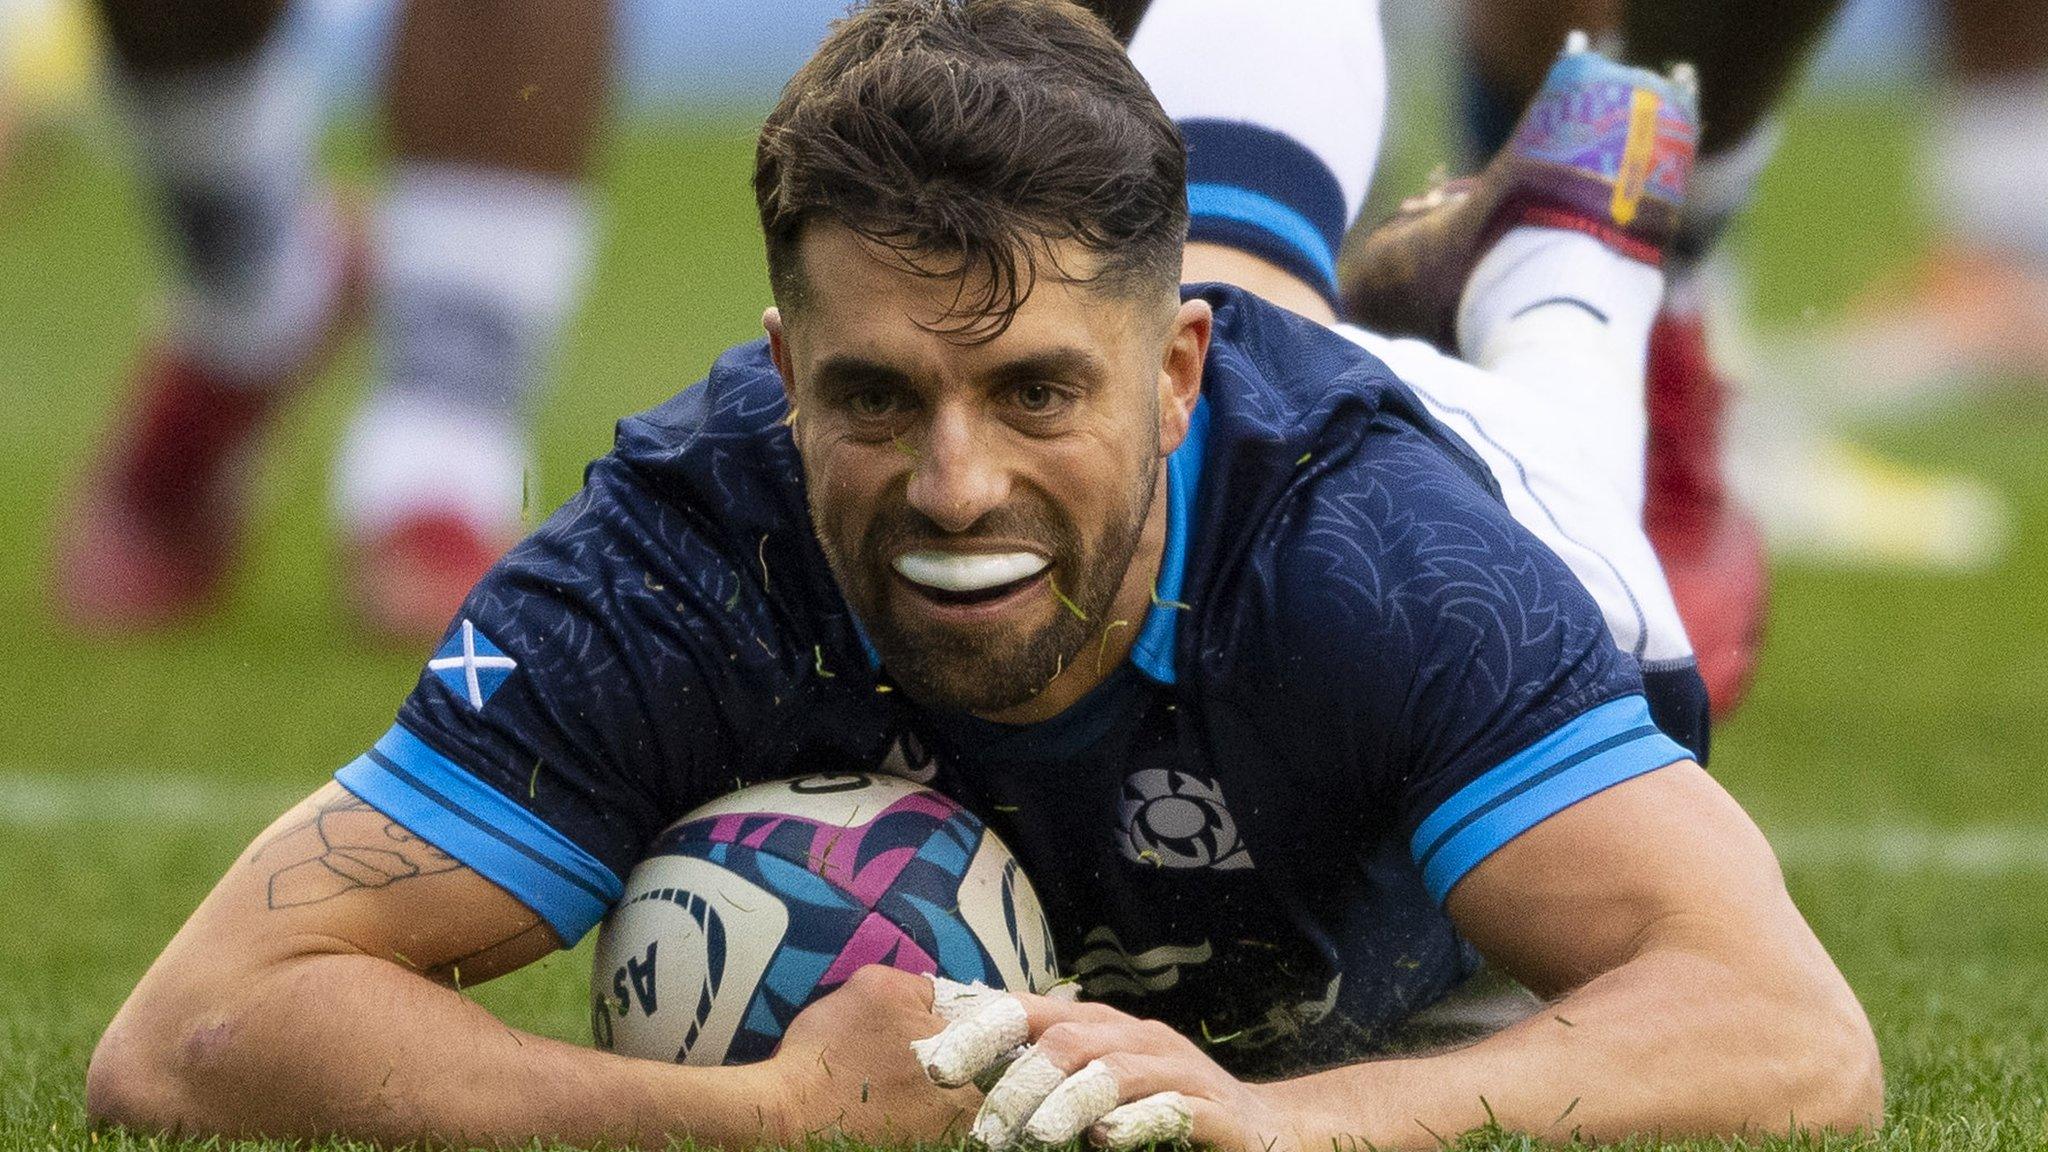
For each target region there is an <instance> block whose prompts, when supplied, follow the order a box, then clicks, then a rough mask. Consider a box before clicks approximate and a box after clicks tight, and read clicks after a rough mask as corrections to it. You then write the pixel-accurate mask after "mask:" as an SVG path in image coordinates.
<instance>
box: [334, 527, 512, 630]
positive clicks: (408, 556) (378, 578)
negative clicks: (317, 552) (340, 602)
mask: <svg viewBox="0 0 2048 1152" xmlns="http://www.w3.org/2000/svg"><path fill="white" fill-rule="evenodd" d="M517 542H518V536H517V534H516V533H514V532H510V531H508V532H504V533H498V534H493V533H490V532H487V531H485V530H483V529H481V528H479V527H478V526H477V525H476V524H475V523H474V522H473V521H472V520H471V519H470V518H469V517H465V516H463V515H461V514H459V513H456V512H452V511H420V512H414V513H410V514H407V515H405V516H401V517H399V518H398V519H397V520H396V521H394V522H393V523H391V524H390V525H389V526H387V527H385V528H383V529H381V530H378V531H374V532H365V533H363V534H360V535H356V536H353V537H352V538H351V539H350V540H349V542H348V543H347V544H346V545H345V552H344V557H343V559H344V565H343V567H344V571H345V573H346V580H347V586H346V587H345V588H344V589H343V593H342V594H343V599H344V603H345V605H346V606H347V608H348V609H349V611H350V613H351V614H352V615H353V616H354V617H355V620H356V622H357V625H358V627H359V628H360V629H361V631H362V633H363V635H364V636H365V637H366V638H367V639H369V640H371V641H373V642H376V643H380V644H384V645H387V646H390V647H394V648H403V647H416V646H419V645H422V644H432V643H433V642H434V641H435V640H438V639H440V637H441V635H442V633H444V632H446V631H447V629H448V622H449V620H451V619H453V618H454V616H455V613H456V612H457V611H458V610H460V609H461V607H462V601H463V599H464V598H465V597H467V596H468V595H469V590H470V588H471V587H472V586H473V585H475V584H476V582H477V581H478V580H480V579H482V578H483V576H484V573H486V572H488V571H490V568H491V565H493V564H495V563H497V562H498V557H500V556H502V555H504V554H505V552H506V551H507V550H508V549H510V548H511V546H512V545H513V544H515V543H517Z"/></svg>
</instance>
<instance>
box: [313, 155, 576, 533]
mask: <svg viewBox="0 0 2048 1152" xmlns="http://www.w3.org/2000/svg"><path fill="white" fill-rule="evenodd" d="M591 233H592V228H591V218H590V210H589V206H588V204H587V202H586V198H585V195H584V191H583V188H582V186H581V185H580V184H578V183H576V182H573V181H568V180H561V179H553V178H548V177H540V176H533V175H529V174H525V173H516V172H505V171H497V170H488V169H481V168H471V167H464V166H455V165H424V164H408V165H406V166H404V167H403V168H402V169H401V170H400V172H399V173H398V176H397V178H396V179H395V181H394V182H393V186H392V188H391V190H390V193H389V194H388V196H387V198H386V200H385V203H384V206H383V211H382V213H381V216H380V219H379V221H378V234H377V241H378V256H379V257H380V263H379V267H378V279H377V283H376V289H377V293H378V318H379V322H380V332H379V339H380V343H381V345H382V347H381V358H382V364H381V373H382V380H383V386H382V390H381V394H380V395H379V396H378V397H377V398H376V399H375V400H373V401H372V402H371V404H370V405H368V406H367V407H366V408H365V410H364V411H363V412H362V413H361V414H359V416H358V417H357V419H356V422H355V425H354V427H353V428H352V429H351V431H350V434H349V439H348V447H346V448H345V450H344V452H343V454H342V458H341V467H340V471H339V473H338V475H337V485H336V498H337V500H338V502H339V506H340V511H341V514H342V517H343V519H344V521H345V522H346V523H349V524H351V525H354V526H357V527H364V528H374V527H376V526H379V525H381V524H384V523H387V522H389V521H390V520H391V519H392V518H393V517H394V516H398V515H402V514H404V513H406V512H411V511H415V510H419V509H422V508H429V507H431V508H437V509H439V510H442V511H452V512H456V513H459V514H462V515H466V516H468V517H469V518H470V519H471V520H472V521H473V522H474V523H476V524H478V525H479V526H480V527H482V528H486V529H492V530H496V529H501V528H504V527H506V526H508V525H511V524H514V523H516V520H517V516H518V512H519V508H520V497H521V480H522V475H523V473H524V470H525V460H526V445H525V441H524V436H523V433H522V429H523V426H524V423H525V419H526V413H527V410H528V408H529V407H530V404H529V401H530V400H531V398H532V396H533V394H534V393H535V391H536V390H537V389H538V386H539V383H540V380H541V377H542V375H543V373H544V371H545V369H546V367H547V361H548V359H549V356H550V354H551V353H552V351H553V348H554V345H555V342H556V339H557V337H558V336H559V335H560V331H561V327H562V325H563V323H564V322H565V321H566V319H567V318H568V315H569V312H570V309H571V308H572V307H573V306H574V305H575V303H576V301H577V299H578V297H579V295H580V293H581V289H582V284H583V280H584V278H585V275H586V273H587V271H588V267H589V264H590V257H591ZM407 420H418V421H419V422H420V428H419V429H413V428H408V427H406V426H405V425H406V421H407ZM458 441H459V442H460V443H459V444H458V443H457V442H458ZM431 445H439V447H437V448H435V449H434V452H432V453H430V455H439V456H441V457H444V458H448V459H450V460H453V459H455V457H458V456H461V457H465V458H466V463H463V464H462V466H460V467H457V466H453V465H451V466H450V467H445V468H444V467H438V466H426V465H422V464H408V463H407V461H406V460H405V459H404V458H405V457H406V456H407V455H408V454H409V453H411V452H412V451H413V450H415V449H417V448H422V447H427V446H431ZM514 461H516V463H513V462H514ZM372 473H374V475H373V474H372Z"/></svg>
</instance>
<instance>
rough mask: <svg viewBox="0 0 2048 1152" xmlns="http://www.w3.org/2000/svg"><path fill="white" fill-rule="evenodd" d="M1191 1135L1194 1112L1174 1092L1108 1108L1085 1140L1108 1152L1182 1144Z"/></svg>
mask: <svg viewBox="0 0 2048 1152" xmlns="http://www.w3.org/2000/svg"><path fill="white" fill-rule="evenodd" d="M1194 1131H1195V1112H1194V1109H1192V1108H1190V1107H1189V1106H1188V1098H1187V1097H1185V1096H1183V1095H1181V1094H1180V1093H1178V1092H1157V1093H1154V1094H1153V1095H1150V1096H1147V1097H1145V1098H1144V1099H1143V1100H1133V1101H1131V1102H1130V1103H1129V1104H1125V1105H1122V1106H1121V1107H1117V1108H1112V1109H1110V1111H1109V1114H1108V1115H1106V1116H1104V1117H1103V1118H1102V1119H1100V1120H1097V1121H1096V1122H1095V1124H1094V1126H1093V1127H1091V1128H1089V1129H1088V1139H1089V1140H1090V1141H1092V1142H1093V1143H1094V1144H1095V1145H1097V1146H1098V1147H1102V1148H1107V1149H1110V1152H1126V1150H1127V1149H1131V1148H1143V1147H1145V1146H1146V1145H1149V1144H1165V1143H1170V1142H1172V1141H1175V1140H1185V1139H1187V1138H1188V1137H1189V1136H1191V1135H1193V1134H1194Z"/></svg>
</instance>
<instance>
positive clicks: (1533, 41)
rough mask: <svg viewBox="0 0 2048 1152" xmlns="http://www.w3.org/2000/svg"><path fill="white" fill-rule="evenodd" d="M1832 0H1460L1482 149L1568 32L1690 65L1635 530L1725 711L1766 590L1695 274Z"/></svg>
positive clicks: (1763, 147) (1506, 125)
mask: <svg viewBox="0 0 2048 1152" xmlns="http://www.w3.org/2000/svg"><path fill="white" fill-rule="evenodd" d="M1839 6H1840V5H1839V0H1722V2H1720V3H1715V4H1709V5H1698V4H1678V3H1673V2H1672V0H1573V2H1571V3H1564V4H1549V5H1532V4H1527V3H1522V2H1518V0H1471V2H1470V4H1469V7H1468V9H1467V15H1468V23H1467V31H1468V40H1469V51H1470V63H1471V70H1470V73H1469V75H1468V87H1467V90H1466V93H1465V106H1464V111H1465V124H1466V131H1467V134H1468V138H1469V140H1468V142H1469V144H1470V146H1471V147H1472V149H1473V151H1474V154H1475V155H1478V156H1481V157H1485V156H1490V155H1492V154H1493V152H1494V151H1495V150H1496V149H1497V148H1498V147H1499V146H1500V144H1501V143H1502V142H1503V141H1504V140H1505V139H1506V136H1507V133H1508V131H1509V130H1510V129H1511V128H1512V127H1513V124H1514V117H1515V116H1516V115H1517V114H1518V112H1519V110H1520V109H1521V108H1522V107H1523V105H1524V103H1525V102H1526V101H1527V99H1528V97H1529V95H1530V93H1532V92H1534V91H1535V89H1536V85H1537V84H1538V83H1539V82H1540V81H1541V79H1542V75H1543V71H1544V69H1545V68H1546V67H1547V66H1548V64H1549V60H1550V56H1551V53H1552V52H1554V51H1555V49H1556V45H1557V44H1558V43H1559V41H1560V40H1561V39H1562V37H1563V36H1564V34H1565V32H1566V31H1568V30H1569V29H1572V28H1591V29H1607V30H1612V32H1613V33H1614V34H1616V35H1618V37H1619V39H1620V42H1621V45H1622V51H1623V53H1624V55H1625V57H1626V58H1627V59H1630V60H1634V61H1638V62H1649V63H1652V64H1653V65H1662V64H1665V63H1668V62H1670V61H1673V60H1689V61H1692V62H1693V63H1694V64H1695V66H1696V67H1697V68H1698V70H1699V75H1700V80H1701V91H1702V107H1701V120H1702V122H1703V124H1704V125H1705V134H1704V136H1703V138H1702V140H1701V143H1700V157H1699V163H1698V168H1697V170H1696V172H1695V174H1694V177H1693V185H1692V195H1691V197H1690V198H1689V200H1688V201H1687V204H1686V214H1685V219H1684V221H1683V222H1682V224H1681V227H1680V230H1679V238H1678V241H1677V243H1676V244H1675V246H1674V249H1673V253H1672V260H1671V263H1670V265H1669V267H1668V269H1667V273H1668V281H1669V283H1668V287H1667V290H1666V293H1665V298H1664V308H1663V311H1662V312H1661V313H1660V314H1659V316H1658V318H1657V323H1656V326H1655V328H1654V330H1653V332H1652V334H1651V338H1650V372H1649V383H1648V410H1649V421H1650V433H1649V458H1648V465H1649V475H1648V495H1647V501H1646V503H1645V507H1644V517H1643V518H1644V525H1645V527H1646V528H1647V529H1648V531H1649V533H1650V536H1651V539H1652V540H1654V541H1655V543H1656V546H1657V553H1658V556H1659V557H1660V558H1661V559H1662V560H1663V563H1664V570H1665V573H1666V575H1667V576H1668V577H1669V579H1670V582H1671V588H1672V592H1673V593H1674V594H1675V595H1676V597H1677V599H1678V605H1679V609H1680V611H1681V612H1682V613H1683V615H1684V618H1685V626H1686V630H1687V631H1688V632H1689V633H1690V635H1691V638H1692V643H1693V646H1694V649H1695V650H1696V651H1697V653H1698V655H1699V662H1700V671H1701V674H1702V675H1703V676H1704V677H1705V679H1706V682H1707V690H1708V692H1709V694H1710V695H1711V696H1712V698H1713V704H1714V711H1715V713H1716V714H1717V715H1725V714H1726V713H1727V712H1728V711H1729V710H1730V709H1732V708H1734V707H1735V705H1736V704H1737V703H1738V702H1739V701H1740V700H1741V698H1742V696H1743V694H1744V693H1745V692H1746V691H1747V690H1748V685H1749V681H1750V678H1751V676H1752V675H1753V673H1754V671H1755V667H1756V658H1757V652H1758V648H1759V647H1760V644H1761V641H1762V628H1763V620H1764V610H1765V598H1766V595H1767V584H1766V573H1765V569H1764V551H1763V537H1762V534H1761V532H1760V530H1759V528H1758V526H1757V524H1756V522H1755V520H1754V518H1753V516H1752V515H1751V514H1750V513H1749V511H1747V510H1746V509H1744V508H1743V507H1741V506H1740V505H1739V504H1738V503H1737V502H1736V501H1735V499H1734V498H1733V496H1732V495H1731V493H1730V491H1729V488H1728V486H1727V483H1726V481H1725V478H1724V477H1723V475H1722V455H1723V448H1722V432H1723V424H1724V421H1725V413H1726V408H1727V405H1728V402H1729V401H1728V396H1727V389H1726V386H1725V385H1724V384H1723V382H1722V381H1721V379H1720V378H1719V376H1718V375H1717V373H1716V372H1715V369H1714V365H1713V363H1712V361H1711V360H1710V359H1709V357H1708V352H1707V344H1706V338H1705V330H1704V326H1703V323H1702V318H1701V308H1702V304H1703V301H1702V299H1701V295H1700V286H1699V283H1698V281H1697V274H1698V271H1699V268H1700V265H1701V263H1702V261H1703V260H1704V259H1705V258H1706V257H1707V256H1708V255H1709V254H1710V253H1711V252H1712V250H1713V249H1714V246H1715V245H1716V244H1717V243H1718V242H1719V240H1720V238H1721V236H1722V234H1723V233H1724V232H1725V231H1726V230H1727V228H1728V225H1729V224H1730V223H1731V222H1732V221H1733V220H1734V219H1735V218H1736V216H1738V215H1739V214H1740V213H1741V211H1742V209H1743V208H1744V207H1745V206H1746V205H1747V203H1748V201H1749V199H1750V196H1751V194H1752V192H1753V191H1754V189H1755V187H1756V181H1757V178H1758V176H1759V175H1760V174H1761V173H1762V171H1763V167H1764V164H1765V163H1766V162H1767V161H1768V160H1769V158H1770V155H1771V152H1772V149H1773V147H1774V144H1775V137H1776V131H1775V126H1774V124H1773V121H1772V118H1771V112H1772V109H1773V108H1774V107H1775V105H1776V104H1777V102H1778V101H1779V99H1780V98H1781V97H1782V96H1783V94H1784V93H1785V91H1786V90H1787V89H1788V88H1789V86H1790V84H1791V82H1792V80H1793V79H1794V77H1795V76H1796V74H1797V72H1798V69H1799V67H1800V65H1801V64H1802V63H1803V62H1804V60H1805V58H1806V56H1807V54H1808V52H1809V50H1810V49H1811V47H1812V46H1813V44H1814V42H1815V41H1816V39H1817V38H1818V35H1819V33H1820V32H1821V30H1822V29H1823V28H1824V27H1826V25H1827V23H1828V21H1829V20H1830V19H1831V18H1832V16H1833V15H1834V13H1835V11H1836V9H1837V8H1838V7H1839Z"/></svg>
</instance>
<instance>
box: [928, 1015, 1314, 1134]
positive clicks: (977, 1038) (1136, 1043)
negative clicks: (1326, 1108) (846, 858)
mask: <svg viewBox="0 0 2048 1152" xmlns="http://www.w3.org/2000/svg"><path fill="white" fill-rule="evenodd" d="M942 994H943V991H942ZM1015 1017H1021V1018H1022V1026H1021V1027H1017V1026H1016V1025H1013V1024H1012V1020H1013V1018H1015ZM1018 1034H1021V1035H1022V1036H1023V1037H1024V1038H1026V1039H1028V1040H1029V1041H1030V1042H1031V1043H1030V1046H1029V1047H1028V1048H1026V1049H1024V1050H1023V1051H1022V1052H1021V1054H1018V1053H1015V1051H1014V1049H1012V1048H1010V1047H1008V1046H1009V1045H1014V1044H1015V1043H1016V1036H1017V1035H1018ZM919 1048H920V1058H921V1059H922V1060H923V1062H924V1063H925V1065H926V1073H927V1074H928V1075H931V1076H933V1077H934V1078H935V1079H937V1080H939V1081H941V1082H947V1083H954V1082H960V1081H962V1080H965V1079H967V1078H970V1077H973V1076H976V1075H979V1074H981V1073H983V1072H984V1071H985V1070H986V1066H987V1063H988V1062H989V1061H995V1062H1000V1061H1001V1060H1003V1059H1008V1058H1009V1057H1010V1056H1012V1055H1014V1057H1015V1058H1014V1060H1013V1061H1012V1062H1011V1063H1010V1064H1009V1067H1008V1070H1007V1071H1005V1072H1004V1073H1003V1074H1002V1077H1001V1078H1000V1079H998V1080H997V1081H996V1082H995V1083H994V1085H993V1086H991V1087H990V1088H989V1090H988V1097H987V1099H986V1100H985V1101H984V1102H983V1104H982V1108H981V1111H980V1113H979V1114H978V1115H976V1117H975V1119H974V1126H973V1128H972V1129H970V1132H971V1134H972V1135H973V1137H974V1138H975V1140H977V1141H978V1142H980V1143H981V1144H983V1145H984V1146H986V1147H988V1148H989V1149H991V1150H994V1152H999V1150H1001V1149H1003V1148H1006V1147H1008V1146H1010V1145H1011V1144H1013V1143H1016V1142H1018V1141H1019V1139H1020V1138H1026V1139H1029V1140H1032V1141H1036V1142H1042V1143H1047V1144H1059V1143H1064V1142H1066V1141H1068V1140H1071V1139H1072V1138H1074V1137H1075V1136H1077V1135H1080V1134H1081V1133H1083V1132H1086V1133H1087V1135H1088V1138H1089V1140H1090V1141H1091V1142H1093V1143H1095V1144H1097V1145H1099V1146H1102V1147H1106V1148H1111V1149H1126V1148H1136V1147H1139V1146H1141V1145H1148V1144H1152V1143H1157V1142H1163V1141H1172V1140H1180V1139H1185V1140H1192V1141H1193V1142H1194V1143H1197V1144H1202V1145H1207V1146H1210V1147H1216V1148H1224V1149H1231V1150H1233V1152H1235V1150H1238V1149H1244V1150H1248V1152H1268V1150H1270V1149H1273V1148H1275V1147H1286V1146H1291V1144H1292V1142H1293V1132H1292V1131H1291V1129H1290V1128H1289V1126H1288V1125H1287V1124H1286V1122H1285V1117H1284V1116H1283V1115H1282V1114H1281V1111H1280V1109H1279V1108H1278V1107H1276V1106H1275V1105H1274V1103H1273V1102H1272V1101H1271V1100H1269V1099H1268V1098H1267V1097H1266V1096H1265V1095H1264V1094H1263V1092H1262V1091H1261V1090H1260V1089H1259V1088H1257V1087H1255V1086H1253V1085H1250V1084H1246V1083H1244V1082H1242V1081H1240V1080H1238V1079H1237V1078H1236V1077H1234V1076H1232V1075H1231V1074H1230V1073H1228V1072H1226V1071H1224V1070H1223V1068H1222V1067H1221V1066H1219V1065H1218V1064H1217V1063H1216V1062H1215V1061H1214V1060H1211V1059H1210V1058H1209V1057H1208V1055H1207V1054H1205V1053H1204V1052H1203V1051H1202V1050H1201V1049H1200V1048H1198V1047H1196V1046H1195V1044H1194V1042H1193V1041H1191V1040H1189V1039H1187V1038H1186V1037H1184V1036H1182V1035H1181V1034H1180V1033H1178V1032H1175V1031H1174V1030H1173V1029H1171V1028H1169V1027H1167V1026H1166V1025H1164V1024H1161V1023H1159V1022H1158V1021H1156V1020H1141V1019H1139V1018H1137V1017H1135V1016H1131V1015H1128V1014H1126V1013H1123V1012H1119V1011H1117V1010H1116V1009H1114V1008H1110V1007H1108V1006H1106V1005H1101V1004H1081V1003H1076V1002H1073V1001H1069V1000H1059V999H1054V998H1050V997H1045V996H1033V995H1030V994H1028V993H1019V994H1016V995H1010V994H994V995H990V996H988V997H987V998H986V999H985V1000H984V1001H983V1002H982V1003H980V1004H978V1005H976V1006H974V1007H973V1008H972V1009H971V1010H970V1011H968V1012H965V1013H963V1014H962V1015H961V1018H959V1019H957V1020H955V1021H954V1022H953V1023H951V1024H949V1025H947V1029H946V1031H945V1032H943V1033H941V1034H940V1035H939V1036H937V1037H935V1038H934V1040H932V1041H927V1042H926V1043H925V1044H922V1045H920V1046H919ZM998 1048H1002V1049H1004V1054H1003V1055H1002V1056H992V1055H990V1054H991V1053H992V1052H993V1051H994V1050H996V1049H998ZM977 1061H980V1062H981V1064H982V1066H980V1067H973V1066H972V1065H974V1064H975V1063H976V1062H977Z"/></svg>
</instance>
